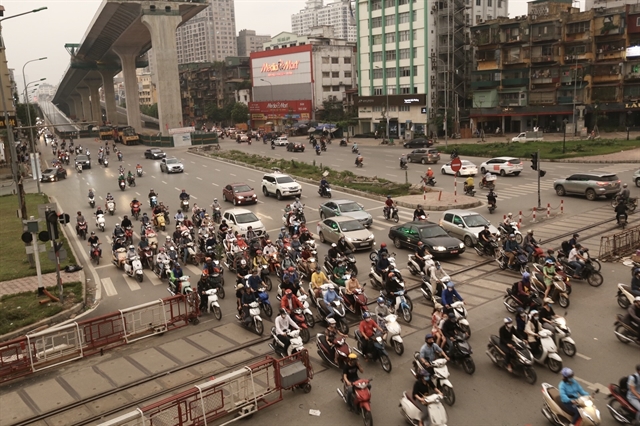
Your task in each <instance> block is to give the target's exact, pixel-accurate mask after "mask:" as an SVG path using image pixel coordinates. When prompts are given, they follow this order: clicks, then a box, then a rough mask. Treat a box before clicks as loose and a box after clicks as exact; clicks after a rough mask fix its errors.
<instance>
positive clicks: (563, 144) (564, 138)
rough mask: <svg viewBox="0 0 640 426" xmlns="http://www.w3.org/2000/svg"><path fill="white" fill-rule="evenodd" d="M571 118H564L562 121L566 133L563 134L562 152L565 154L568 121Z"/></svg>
mask: <svg viewBox="0 0 640 426" xmlns="http://www.w3.org/2000/svg"><path fill="white" fill-rule="evenodd" d="M568 121H569V120H567V119H566V118H565V119H564V120H562V122H563V123H564V135H563V136H562V153H563V154H564V153H565V152H566V151H567V148H566V146H565V143H566V142H567V123H568Z"/></svg>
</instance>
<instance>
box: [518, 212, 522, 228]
mask: <svg viewBox="0 0 640 426" xmlns="http://www.w3.org/2000/svg"><path fill="white" fill-rule="evenodd" d="M521 225H522V210H520V211H519V212H518V229H520V226H521Z"/></svg>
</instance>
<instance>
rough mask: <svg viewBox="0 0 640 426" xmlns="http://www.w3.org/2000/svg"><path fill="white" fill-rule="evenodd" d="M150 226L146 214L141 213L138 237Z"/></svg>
mask: <svg viewBox="0 0 640 426" xmlns="http://www.w3.org/2000/svg"><path fill="white" fill-rule="evenodd" d="M150 224H151V219H149V216H147V212H144V213H142V217H140V235H142V234H144V230H145V228H146V227H147V226H149V225H150Z"/></svg>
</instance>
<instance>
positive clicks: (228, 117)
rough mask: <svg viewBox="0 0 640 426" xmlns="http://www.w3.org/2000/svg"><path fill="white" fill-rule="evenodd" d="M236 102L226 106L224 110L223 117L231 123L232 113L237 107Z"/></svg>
mask: <svg viewBox="0 0 640 426" xmlns="http://www.w3.org/2000/svg"><path fill="white" fill-rule="evenodd" d="M235 104H236V103H235V102H234V101H232V102H229V103H228V104H226V105H225V106H224V108H222V117H223V120H224V121H227V122H229V121H231V112H232V111H233V107H234V106H235Z"/></svg>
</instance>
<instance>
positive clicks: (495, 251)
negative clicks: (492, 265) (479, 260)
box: [473, 238, 500, 257]
mask: <svg viewBox="0 0 640 426" xmlns="http://www.w3.org/2000/svg"><path fill="white" fill-rule="evenodd" d="M473 249H474V250H475V251H476V253H478V256H485V255H487V256H491V257H497V256H498V255H499V254H500V246H499V245H498V241H496V239H495V238H491V239H489V242H488V243H487V244H480V242H478V243H476V244H474V245H473Z"/></svg>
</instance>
